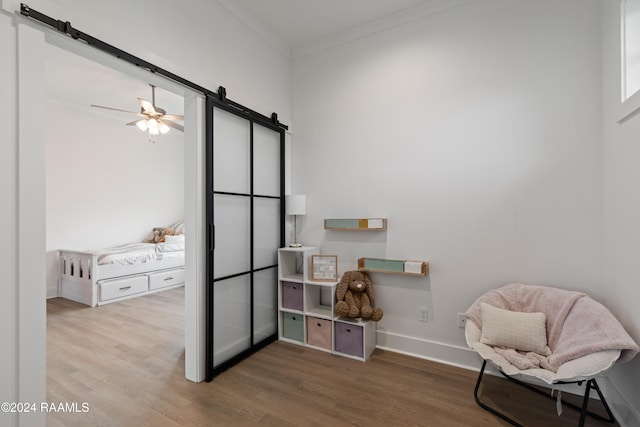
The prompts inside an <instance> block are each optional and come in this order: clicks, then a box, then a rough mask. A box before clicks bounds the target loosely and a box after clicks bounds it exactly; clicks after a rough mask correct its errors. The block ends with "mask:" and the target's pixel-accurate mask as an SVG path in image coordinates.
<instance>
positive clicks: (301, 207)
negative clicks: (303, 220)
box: [285, 194, 307, 215]
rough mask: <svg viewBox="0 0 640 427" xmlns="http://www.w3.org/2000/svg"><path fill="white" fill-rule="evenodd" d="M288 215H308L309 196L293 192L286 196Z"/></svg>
mask: <svg viewBox="0 0 640 427" xmlns="http://www.w3.org/2000/svg"><path fill="white" fill-rule="evenodd" d="M285 204H286V206H287V209H286V212H287V215H306V213H307V196H305V195H304V194H291V195H289V196H286V197H285Z"/></svg>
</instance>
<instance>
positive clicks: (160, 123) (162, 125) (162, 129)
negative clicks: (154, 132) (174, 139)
mask: <svg viewBox="0 0 640 427" xmlns="http://www.w3.org/2000/svg"><path fill="white" fill-rule="evenodd" d="M169 129H170V128H169V126H167V125H166V123H164V122H163V121H162V120H158V130H159V131H160V133H161V134H163V135H164V134H165V133H167V132H169Z"/></svg>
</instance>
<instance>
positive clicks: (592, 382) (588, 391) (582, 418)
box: [473, 360, 616, 427]
mask: <svg viewBox="0 0 640 427" xmlns="http://www.w3.org/2000/svg"><path fill="white" fill-rule="evenodd" d="M486 367H487V361H486V360H483V363H482V368H481V369H480V374H479V375H478V380H477V381H476V386H475V389H474V390H473V397H474V398H475V399H476V403H477V404H478V406H480V407H481V408H482V409H484V410H486V411H489V412H491V413H492V414H494V415H496V416H497V417H500V418H502V419H503V420H505V421H507V422H508V423H510V424H512V425H514V426H516V427H523V425H522V424H519V423H518V422H516V421H514V420H513V419H511V418H509V417H507V416H506V415H504V414H502V413H501V412H498V411H497V410H495V409H493V408H492V407H490V406H489V405H487V404H485V403H483V402H481V401H480V398H479V397H478V390H479V389H480V383H481V382H482V377H483V376H484V370H485V368H486ZM500 373H501V374H502V375H503V376H504V377H505V378H506V379H508V380H510V381H512V382H514V383H516V384H518V385H521V386H523V387H526V388H528V389H529V390H531V391H534V392H536V393H538V394H541V395H544V396H546V397H549V395H548V394H547V393H544V392H543V391H542V390H539V389H537V388H535V387H532V386H531V385H529V384H527V383H524V382H522V381H519V380H516V379H515V378H511V377H510V376H508V375H506V374H505V373H504V372H500ZM560 384H570V383H560ZM591 389H593V390H595V391H596V392H597V393H598V396H599V397H600V401H601V402H602V406H604V409H605V410H606V411H607V416H608V417H609V418H605V417H603V416H601V415H598V414H596V413H593V412H589V411H588V410H587V406H588V405H589V397H590V395H591ZM562 403H563V404H565V405H567V406H569V407H571V408H573V409H577V410H579V411H580V421H579V423H578V426H579V427H584V422H585V420H586V417H587V415H589V416H590V417H592V418H595V419H597V420H599V421H604V422H606V423H611V424H613V423H615V422H616V419H615V417H614V415H613V412H611V408H610V407H609V405H608V404H607V401H606V399H605V398H604V395H603V394H602V391H601V390H600V387H599V386H598V383H597V382H596V380H595V378H592V379H590V380H588V381H587V384H586V389H585V392H584V397H583V399H582V406H581V407H578V406H577V405H574V404H572V403H570V402H566V401H564V400H563V401H562Z"/></svg>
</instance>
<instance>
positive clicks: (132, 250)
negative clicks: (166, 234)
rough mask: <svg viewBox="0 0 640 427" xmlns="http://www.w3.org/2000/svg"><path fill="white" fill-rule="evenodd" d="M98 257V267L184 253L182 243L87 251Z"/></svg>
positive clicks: (148, 260) (128, 244)
mask: <svg viewBox="0 0 640 427" xmlns="http://www.w3.org/2000/svg"><path fill="white" fill-rule="evenodd" d="M87 252H89V253H92V254H94V255H97V256H98V260H97V261H98V265H106V264H122V265H130V264H141V263H145V262H153V261H158V260H161V259H163V258H165V257H169V256H176V255H179V254H181V253H182V252H184V242H182V243H158V244H156V243H127V244H124V245H119V246H113V247H110V248H103V249H96V250H90V251H87Z"/></svg>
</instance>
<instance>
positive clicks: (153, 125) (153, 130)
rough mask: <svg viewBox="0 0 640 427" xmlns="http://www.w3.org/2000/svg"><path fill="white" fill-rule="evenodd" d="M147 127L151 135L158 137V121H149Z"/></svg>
mask: <svg viewBox="0 0 640 427" xmlns="http://www.w3.org/2000/svg"><path fill="white" fill-rule="evenodd" d="M147 126H148V127H149V133H150V134H151V135H157V134H159V133H160V131H159V130H158V121H157V120H156V119H149V121H148V122H147Z"/></svg>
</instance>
